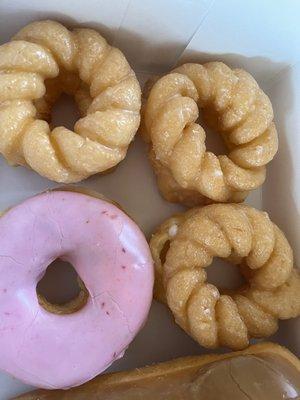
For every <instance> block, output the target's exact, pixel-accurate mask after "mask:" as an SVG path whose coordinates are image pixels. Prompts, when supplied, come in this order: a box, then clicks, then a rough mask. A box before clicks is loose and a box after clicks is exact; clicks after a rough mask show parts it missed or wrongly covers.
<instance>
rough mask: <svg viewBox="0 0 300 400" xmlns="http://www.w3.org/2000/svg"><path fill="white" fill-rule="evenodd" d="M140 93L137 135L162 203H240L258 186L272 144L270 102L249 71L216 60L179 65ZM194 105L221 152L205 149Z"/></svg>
mask: <svg viewBox="0 0 300 400" xmlns="http://www.w3.org/2000/svg"><path fill="white" fill-rule="evenodd" d="M150 86H151V85H150ZM147 91H148V93H146V97H148V99H147V101H146V104H145V110H144V124H143V125H144V128H143V129H144V130H145V132H144V137H145V138H146V140H147V141H148V142H150V159H151V161H152V164H153V167H154V170H155V173H156V175H157V179H158V185H159V188H160V191H161V192H162V194H163V196H164V197H165V198H166V199H167V200H169V201H172V202H179V203H183V204H186V205H187V206H194V205H197V204H205V203H211V202H241V201H242V200H243V199H244V198H245V197H246V196H247V194H248V192H249V191H251V190H253V189H255V188H257V187H259V186H260V185H261V184H262V183H263V182H264V180H265V176H266V167H265V166H266V164H267V163H268V162H269V161H271V160H272V158H273V157H274V155H275V153H276V152H277V148H278V139H277V132H276V128H275V125H274V122H273V109H272V105H271V102H270V100H269V98H268V96H267V95H266V94H265V93H264V92H263V91H262V90H261V89H260V87H259V86H258V84H257V82H256V81H255V80H254V78H253V77H252V76H251V75H250V74H249V73H247V72H246V71H244V70H242V69H231V68H229V67H228V66H227V65H225V64H223V63H222V62H210V63H207V64H203V65H201V64H192V63H191V64H184V65H182V66H180V67H178V68H176V69H175V70H173V71H172V72H171V73H169V74H167V75H165V76H163V77H162V78H160V79H159V80H157V81H156V82H155V83H154V85H153V87H152V89H150V88H149V87H148V89H147ZM198 108H200V109H201V111H202V113H203V117H204V119H205V120H206V122H207V124H208V126H209V127H211V128H213V129H214V130H216V131H218V132H220V133H221V134H222V137H223V139H224V141H225V144H226V146H227V148H228V154H227V155H220V156H216V155H215V154H213V153H212V152H210V151H207V150H206V145H205V137H206V134H205V131H204V130H203V128H202V127H201V126H200V125H199V123H198V121H197V120H198V117H199V110H198Z"/></svg>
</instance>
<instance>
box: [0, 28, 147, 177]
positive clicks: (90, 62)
mask: <svg viewBox="0 0 300 400" xmlns="http://www.w3.org/2000/svg"><path fill="white" fill-rule="evenodd" d="M62 92H65V93H67V94H69V95H72V96H75V100H76V101H77V104H78V107H79V109H80V112H81V116H82V118H81V119H79V120H78V121H77V122H76V124H75V126H74V132H73V131H71V130H69V129H66V128H65V127H62V126H59V127H56V128H55V129H53V130H51V128H50V127H49V124H48V123H47V122H46V121H45V120H49V119H50V114H51V108H52V105H53V104H54V103H55V101H56V100H57V99H58V98H59V96H60V95H61V93H62ZM140 106H141V93H140V86H139V83H138V81H137V79H136V76H135V74H134V72H133V70H132V69H131V68H130V66H129V64H128V62H127V60H126V58H125V57H124V55H123V53H122V52H121V51H120V50H118V49H117V48H114V47H111V46H110V45H108V43H107V42H106V40H105V39H104V38H103V37H102V36H101V35H100V34H99V33H98V32H96V31H95V30H92V29H75V30H72V31H69V30H68V29H67V28H65V27H64V26H63V25H61V24H60V23H58V22H55V21H39V22H33V23H31V24H29V25H27V26H25V27H24V28H23V29H21V31H20V32H19V33H17V34H16V35H15V36H14V37H13V39H12V41H10V42H8V43H5V44H4V45H2V46H0V153H2V154H3V156H4V157H5V158H6V159H7V161H8V162H9V163H10V164H12V165H24V166H27V167H30V168H32V169H33V170H35V171H36V172H38V173H39V174H40V175H42V176H45V177H47V178H48V179H51V180H53V181H56V182H65V183H70V182H78V181H81V180H82V179H85V178H87V177H88V176H90V175H93V174H96V173H99V172H103V171H106V170H108V169H110V168H112V167H114V166H115V165H117V164H118V163H119V162H120V161H121V160H123V159H124V157H125V156H126V152H127V148H128V145H129V144H130V142H131V141H132V139H133V137H134V135H135V133H136V131H137V129H138V126H139V122H140Z"/></svg>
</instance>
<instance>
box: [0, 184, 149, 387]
mask: <svg viewBox="0 0 300 400" xmlns="http://www.w3.org/2000/svg"><path fill="white" fill-rule="evenodd" d="M56 258H61V259H63V260H65V261H68V262H70V263H71V264H72V265H73V266H74V268H75V269H76V271H77V273H78V275H79V276H80V277H81V279H82V280H83V282H84V283H85V286H86V288H87V289H88V291H89V295H90V296H89V300H88V302H87V304H86V305H85V306H84V307H83V308H82V309H81V310H79V311H77V312H76V313H73V314H69V315H55V314H53V313H50V312H48V311H46V310H45V309H44V308H43V307H41V306H40V305H39V304H38V300H37V295H36V285H37V283H38V281H39V280H40V279H41V278H42V276H43V274H44V273H45V270H46V268H47V266H48V265H49V264H50V263H51V262H52V261H54V260H55V259H56ZM0 276H1V280H0V368H2V369H3V370H5V371H7V372H9V373H10V374H12V375H14V376H15V377H17V378H19V379H21V380H23V381H24V382H26V383H29V384H31V385H34V386H38V387H43V388H49V389H54V388H68V387H71V386H76V385H80V384H82V383H84V382H86V381H87V380H89V379H91V378H93V377H94V376H95V375H97V374H99V373H100V372H102V371H103V370H105V369H106V368H107V367H108V366H109V365H110V364H111V363H112V362H113V361H114V360H115V359H117V358H120V357H122V356H123V354H124V351H125V350H126V348H127V347H128V345H129V343H130V342H131V341H132V340H133V338H134V337H135V335H136V334H137V332H138V331H139V330H140V329H141V327H142V326H143V324H144V322H145V320H146V317H147V314H148V311H149V308H150V304H151V299H152V288H153V266H152V260H151V255H150V252H149V247H148V245H147V242H146V240H145V238H144V236H143V234H142V232H141V231H140V229H139V228H138V227H137V225H136V224H135V223H134V222H133V221H132V220H131V219H130V218H129V217H128V216H127V215H126V214H125V213H123V212H122V211H121V210H119V209H118V208H117V207H116V206H114V205H112V204H110V203H108V202H105V201H103V200H100V199H97V198H94V197H91V196H88V195H85V194H81V193H76V192H68V191H53V192H48V193H44V194H41V195H38V196H35V197H33V198H30V199H28V200H26V201H25V202H23V203H22V204H20V205H18V206H16V207H14V208H12V209H11V210H10V211H8V212H7V213H5V214H4V215H3V216H2V217H1V218H0Z"/></svg>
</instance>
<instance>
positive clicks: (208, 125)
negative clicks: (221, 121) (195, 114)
mask: <svg viewBox="0 0 300 400" xmlns="http://www.w3.org/2000/svg"><path fill="white" fill-rule="evenodd" d="M199 111H200V112H199V118H198V119H197V121H196V122H197V124H199V125H201V126H202V128H203V129H204V130H205V134H206V138H205V146H206V151H211V152H212V153H214V154H215V155H216V156H219V155H223V154H227V153H228V148H227V146H226V144H225V142H224V140H223V138H222V135H221V134H220V132H219V130H218V127H217V126H216V125H215V124H213V123H212V121H217V116H214V117H213V116H212V114H213V111H212V110H210V109H205V110H199Z"/></svg>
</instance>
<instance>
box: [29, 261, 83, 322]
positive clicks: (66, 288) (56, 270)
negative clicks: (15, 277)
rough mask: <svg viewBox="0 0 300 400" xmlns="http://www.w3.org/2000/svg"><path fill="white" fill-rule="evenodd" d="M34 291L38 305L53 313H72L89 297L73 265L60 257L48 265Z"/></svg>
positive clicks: (81, 306)
mask: <svg viewBox="0 0 300 400" xmlns="http://www.w3.org/2000/svg"><path fill="white" fill-rule="evenodd" d="M36 291H37V296H38V300H39V303H40V305H41V306H42V307H43V308H44V309H45V310H46V311H48V312H51V313H53V314H71V313H74V312H76V311H78V310H80V309H81V308H83V307H84V306H85V304H86V302H87V299H88V297H89V294H88V291H87V289H86V287H85V286H84V283H83V282H82V280H81V279H80V278H79V276H78V274H77V272H76V270H75V269H74V267H73V266H72V265H71V264H70V263H68V262H65V261H62V260H60V259H56V260H55V261H53V262H52V263H51V264H50V265H49V266H48V268H47V269H46V272H45V274H44V276H43V277H42V279H41V280H40V281H39V282H38V284H37V287H36Z"/></svg>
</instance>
